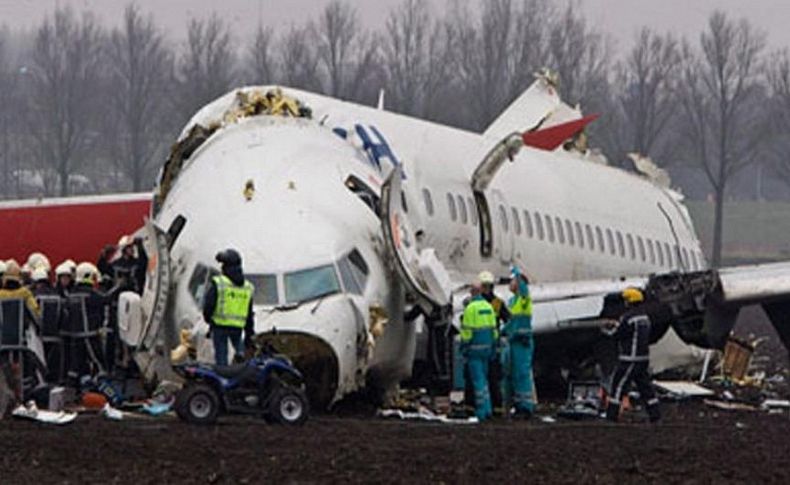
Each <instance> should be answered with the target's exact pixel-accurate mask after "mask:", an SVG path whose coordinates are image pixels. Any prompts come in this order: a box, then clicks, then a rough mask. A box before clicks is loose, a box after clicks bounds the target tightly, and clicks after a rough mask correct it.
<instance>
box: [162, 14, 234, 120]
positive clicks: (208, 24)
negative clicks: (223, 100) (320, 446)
mask: <svg viewBox="0 0 790 485" xmlns="http://www.w3.org/2000/svg"><path fill="white" fill-rule="evenodd" d="M235 81H236V56H235V50H234V46H233V44H232V41H231V35H230V29H229V28H228V25H227V24H226V23H225V22H224V21H223V20H222V19H221V18H220V17H219V16H217V15H216V14H214V15H212V16H211V17H209V18H207V19H191V20H190V21H189V23H188V25H187V44H186V49H185V51H184V52H183V54H182V56H181V59H180V60H179V62H178V67H177V72H176V83H175V85H176V87H177V88H178V92H176V93H175V96H174V98H175V99H174V100H175V101H176V103H177V109H178V110H179V111H180V112H181V115H182V117H183V118H184V119H187V118H189V117H191V116H192V115H193V114H194V113H195V112H196V111H197V110H198V109H199V108H200V107H202V106H203V105H205V104H206V103H208V102H210V101H213V100H214V99H215V98H217V97H219V96H221V95H223V94H225V93H226V92H228V91H229V90H230V89H231V88H232V87H233V84H234V83H235Z"/></svg>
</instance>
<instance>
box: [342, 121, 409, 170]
mask: <svg viewBox="0 0 790 485" xmlns="http://www.w3.org/2000/svg"><path fill="white" fill-rule="evenodd" d="M367 128H369V129H370V131H371V132H372V133H373V135H375V137H376V140H377V141H374V140H373V137H372V136H371V135H370V133H369V132H368V129H366V128H365V127H364V126H363V125H360V124H356V125H354V130H355V131H356V132H357V135H358V136H359V138H360V140H362V148H363V149H364V150H365V153H366V154H367V156H368V160H370V163H371V165H373V166H374V167H375V168H376V169H377V170H378V171H379V172H381V161H382V159H385V158H388V159H389V161H390V163H392V165H393V167H399V168H401V173H403V170H402V169H403V166H402V165H401V163H400V160H398V157H396V156H395V153H393V151H392V148H390V146H389V143H387V140H386V139H385V138H384V135H382V134H381V132H380V131H379V130H378V129H376V127H375V126H373V125H369V126H368V127H367ZM403 178H404V179H405V178H406V175H405V174H403Z"/></svg>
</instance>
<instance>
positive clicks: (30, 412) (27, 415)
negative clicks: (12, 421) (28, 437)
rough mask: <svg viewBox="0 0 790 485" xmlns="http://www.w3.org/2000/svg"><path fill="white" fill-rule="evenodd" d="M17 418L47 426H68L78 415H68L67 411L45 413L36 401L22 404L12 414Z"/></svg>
mask: <svg viewBox="0 0 790 485" xmlns="http://www.w3.org/2000/svg"><path fill="white" fill-rule="evenodd" d="M11 415H12V416H14V417H15V418H21V419H29V420H32V421H38V422H40V423H47V424H58V425H61V424H68V423H70V422H72V421H74V420H75V419H76V418H77V413H67V412H65V411H57V412H55V411H45V410H41V409H38V406H36V403H35V402H34V401H28V403H27V404H20V405H19V406H18V407H17V408H16V409H14V410H13V411H12V412H11Z"/></svg>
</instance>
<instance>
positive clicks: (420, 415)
mask: <svg viewBox="0 0 790 485" xmlns="http://www.w3.org/2000/svg"><path fill="white" fill-rule="evenodd" d="M377 415H378V416H379V417H382V418H398V419H401V420H404V421H405V420H413V421H431V422H437V423H444V424H478V423H479V422H480V421H479V420H478V419H477V418H476V417H474V416H471V417H468V418H451V417H448V416H447V415H445V414H435V413H434V412H433V411H431V410H429V409H428V408H426V407H423V406H421V407H420V409H419V410H418V411H403V410H401V409H380V410H379V411H378V412H377Z"/></svg>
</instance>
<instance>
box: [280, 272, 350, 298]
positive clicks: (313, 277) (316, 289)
mask: <svg viewBox="0 0 790 485" xmlns="http://www.w3.org/2000/svg"><path fill="white" fill-rule="evenodd" d="M338 292H340V282H339V281H338V280H337V273H336V272H335V267H334V266H333V265H331V264H327V265H325V266H319V267H317V268H310V269H303V270H300V271H293V272H291V273H285V301H286V302H288V303H300V302H303V301H308V300H314V299H316V298H320V297H322V296H327V295H331V294H333V293H338Z"/></svg>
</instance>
